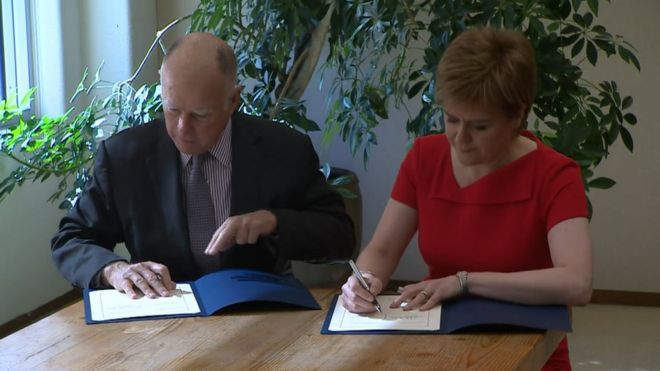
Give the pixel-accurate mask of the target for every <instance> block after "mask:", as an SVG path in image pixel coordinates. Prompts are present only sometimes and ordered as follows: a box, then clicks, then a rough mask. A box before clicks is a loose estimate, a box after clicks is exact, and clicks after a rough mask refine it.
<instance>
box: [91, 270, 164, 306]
mask: <svg viewBox="0 0 660 371" xmlns="http://www.w3.org/2000/svg"><path fill="white" fill-rule="evenodd" d="M101 279H102V281H103V284H105V285H110V286H112V287H114V288H115V289H116V290H118V291H121V292H124V293H126V295H128V296H129V297H130V298H131V299H137V298H139V297H140V296H141V295H140V294H141V293H142V294H144V295H146V296H147V297H150V298H157V297H159V296H170V291H171V290H174V289H175V288H176V284H175V283H174V282H172V279H171V278H170V271H169V269H167V267H166V266H164V265H162V264H158V263H154V262H150V261H148V262H142V263H136V264H128V263H126V262H125V261H117V262H114V263H111V264H108V265H106V266H105V268H103V274H102V275H101Z"/></svg>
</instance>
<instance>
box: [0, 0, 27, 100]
mask: <svg viewBox="0 0 660 371" xmlns="http://www.w3.org/2000/svg"><path fill="white" fill-rule="evenodd" d="M28 16H29V12H28V0H2V7H1V8H0V21H1V22H2V27H1V28H0V34H1V37H0V54H1V55H2V58H1V60H0V99H2V100H4V99H7V98H8V97H11V96H12V95H16V98H17V99H19V98H20V97H22V96H23V95H25V93H26V92H27V91H28V89H29V88H30V60H29V57H30V37H29V25H28Z"/></svg>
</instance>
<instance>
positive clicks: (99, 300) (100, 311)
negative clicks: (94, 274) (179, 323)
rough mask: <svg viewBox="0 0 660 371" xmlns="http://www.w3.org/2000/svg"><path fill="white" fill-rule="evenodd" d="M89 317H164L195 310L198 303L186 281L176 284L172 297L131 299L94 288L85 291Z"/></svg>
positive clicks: (110, 318)
mask: <svg viewBox="0 0 660 371" xmlns="http://www.w3.org/2000/svg"><path fill="white" fill-rule="evenodd" d="M89 303H90V311H91V314H92V320H94V321H107V320H112V319H119V318H133V317H145V316H166V315H175V314H194V313H199V312H200V310H199V305H198V304H197V299H195V294H193V292H192V289H191V287H190V285H189V284H187V283H185V284H177V285H176V292H175V293H174V294H173V295H172V296H163V297H158V298H154V299H150V298H148V297H146V296H143V297H141V298H139V299H131V298H130V297H128V295H126V294H124V293H121V292H119V291H117V290H113V289H110V290H95V291H91V292H90V293H89Z"/></svg>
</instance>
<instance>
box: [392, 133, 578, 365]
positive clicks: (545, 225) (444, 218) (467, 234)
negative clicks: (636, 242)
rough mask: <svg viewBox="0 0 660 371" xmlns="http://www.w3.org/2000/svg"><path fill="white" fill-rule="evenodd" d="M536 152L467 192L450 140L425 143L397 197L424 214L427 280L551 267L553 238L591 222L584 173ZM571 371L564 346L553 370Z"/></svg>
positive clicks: (541, 149) (412, 157)
mask: <svg viewBox="0 0 660 371" xmlns="http://www.w3.org/2000/svg"><path fill="white" fill-rule="evenodd" d="M523 135H524V136H525V137H528V138H530V139H532V140H534V141H535V142H536V144H537V149H536V150H534V151H532V152H530V153H528V154H526V155H525V156H523V157H521V158H519V159H517V160H515V161H513V162H511V163H509V164H507V165H505V166H503V167H501V168H499V169H497V170H495V171H493V172H492V173H490V174H488V175H486V176H484V177H482V178H480V179H478V180H477V181H476V182H474V183H472V184H470V185H468V186H466V187H464V188H460V187H459V185H458V184H457V183H456V178H455V177H454V174H453V171H452V164H451V156H450V145H449V142H448V141H447V138H446V137H445V136H444V135H430V136H425V137H421V138H418V139H417V140H416V141H415V144H414V146H413V148H412V149H411V150H410V152H409V153H408V155H407V156H406V158H405V160H404V161H403V163H402V164H401V168H400V170H399V174H398V176H397V179H396V182H395V184H394V189H393V190H392V198H393V199H395V200H397V201H399V202H402V203H404V204H406V205H408V206H410V207H412V208H414V209H416V210H417V215H418V245H419V250H420V253H421V255H422V258H423V259H424V261H425V262H426V264H427V266H428V268H429V274H428V276H427V277H426V278H427V279H435V278H441V277H445V276H450V275H454V274H456V272H458V271H462V270H466V271H468V272H486V271H488V272H516V271H525V270H534V269H542V268H548V267H552V260H551V258H550V249H549V246H548V239H547V235H548V231H549V230H550V229H551V228H552V227H553V226H554V225H555V224H557V223H559V222H561V221H563V220H566V219H570V218H575V217H586V216H587V215H588V212H587V203H586V197H585V194H584V187H583V185H582V180H581V178H580V168H579V167H578V165H577V164H576V163H575V162H574V161H573V160H571V159H569V158H567V157H565V156H563V155H562V154H559V153H558V152H555V151H554V150H552V149H551V148H549V147H547V146H545V145H544V144H543V143H541V142H540V141H539V140H538V139H537V138H536V137H534V135H532V134H531V133H530V132H529V131H525V132H524V133H523ZM556 362H558V363H556ZM551 365H552V366H553V367H555V366H559V369H570V362H569V357H568V344H567V343H566V339H564V340H563V341H562V342H561V343H560V345H559V347H557V350H556V351H555V353H554V354H553V355H552V356H551V357H550V360H549V361H548V364H546V368H547V367H549V366H551Z"/></svg>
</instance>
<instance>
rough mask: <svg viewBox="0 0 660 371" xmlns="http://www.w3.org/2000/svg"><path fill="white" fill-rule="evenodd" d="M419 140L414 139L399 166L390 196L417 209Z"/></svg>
mask: <svg viewBox="0 0 660 371" xmlns="http://www.w3.org/2000/svg"><path fill="white" fill-rule="evenodd" d="M419 147H420V145H419V140H416V141H415V144H413V147H412V148H411V149H410V151H409V152H408V154H407V155H406V157H405V159H404V160H403V162H402V163H401V167H399V173H398V174H397V176H396V181H395V182H394V187H393V188H392V193H391V197H392V198H393V199H395V200H397V201H399V202H401V203H404V204H406V205H408V206H410V207H412V208H413V209H417V158H418V155H419V150H420V149H419Z"/></svg>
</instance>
